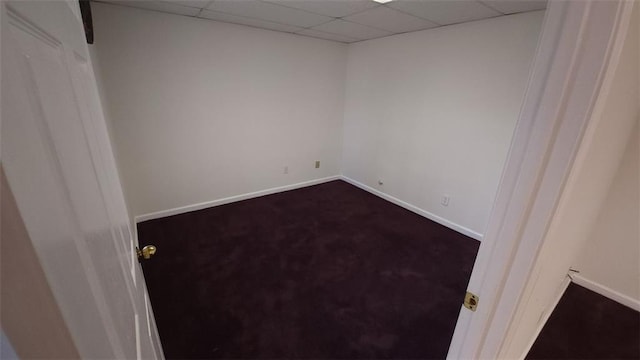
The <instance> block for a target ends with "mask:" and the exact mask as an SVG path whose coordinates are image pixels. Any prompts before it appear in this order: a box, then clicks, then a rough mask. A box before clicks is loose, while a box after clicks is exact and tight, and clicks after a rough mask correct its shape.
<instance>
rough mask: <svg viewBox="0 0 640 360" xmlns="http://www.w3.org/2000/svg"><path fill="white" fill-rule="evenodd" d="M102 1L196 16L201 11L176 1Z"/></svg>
mask: <svg viewBox="0 0 640 360" xmlns="http://www.w3.org/2000/svg"><path fill="white" fill-rule="evenodd" d="M102 2H106V3H109V4H117V5H124V6H130V7H135V8H139V9H147V10H155V11H161V12H165V13H170V14H178V15H187V16H196V15H197V14H198V12H200V9H197V8H194V7H190V6H182V5H177V4H174V3H170V2H164V1H122V0H120V1H118V0H107V1H102Z"/></svg>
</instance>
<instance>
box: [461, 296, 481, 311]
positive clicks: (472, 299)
mask: <svg viewBox="0 0 640 360" xmlns="http://www.w3.org/2000/svg"><path fill="white" fill-rule="evenodd" d="M478 301H480V298H479V297H478V295H476V294H474V293H472V292H470V291H467V294H466V295H465V296H464V307H466V308H467V309H469V310H471V311H476V308H477V307H478Z"/></svg>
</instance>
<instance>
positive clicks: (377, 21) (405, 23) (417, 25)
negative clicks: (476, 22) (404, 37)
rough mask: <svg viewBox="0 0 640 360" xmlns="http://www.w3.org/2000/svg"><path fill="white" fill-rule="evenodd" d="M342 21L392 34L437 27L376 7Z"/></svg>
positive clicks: (391, 10) (416, 18) (385, 8)
mask: <svg viewBox="0 0 640 360" xmlns="http://www.w3.org/2000/svg"><path fill="white" fill-rule="evenodd" d="M344 20H349V21H353V22H355V23H358V24H362V25H367V26H371V27H375V28H378V29H383V30H387V31H391V32H394V33H403V32H407V31H416V30H422V29H428V28H432V27H436V26H438V24H435V23H432V22H430V21H428V20H424V19H421V18H419V17H415V16H411V15H407V14H404V13H401V12H399V11H397V10H394V9H391V8H388V7H385V6H378V7H376V8H373V9H370V10H367V11H363V12H361V13H357V14H354V15H351V16H347V17H346V18H344Z"/></svg>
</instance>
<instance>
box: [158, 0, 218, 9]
mask: <svg viewBox="0 0 640 360" xmlns="http://www.w3.org/2000/svg"><path fill="white" fill-rule="evenodd" d="M162 2H168V3H173V4H178V5H182V6H190V7H194V8H198V9H202V8H205V7H207V5H209V4H210V3H211V0H163V1H162Z"/></svg>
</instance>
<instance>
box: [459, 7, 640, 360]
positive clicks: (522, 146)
mask: <svg viewBox="0 0 640 360" xmlns="http://www.w3.org/2000/svg"><path fill="white" fill-rule="evenodd" d="M630 7H631V6H630V3H625V2H622V1H607V2H601V1H550V2H549V4H548V7H547V11H546V16H545V21H544V24H543V28H542V32H541V35H540V41H539V45H538V50H537V52H536V57H535V60H534V63H533V69H532V73H531V77H530V81H529V85H528V88H527V92H526V95H525V100H524V103H523V106H522V109H521V113H520V117H519V120H518V124H517V126H516V130H515V133H514V138H513V141H512V144H511V149H510V152H509V157H508V159H507V163H506V166H505V170H504V172H503V176H502V179H501V183H500V186H499V189H498V194H497V197H496V201H495V203H494V208H493V210H492V213H491V216H490V219H489V225H488V227H487V230H486V231H485V233H484V239H483V242H482V244H481V245H480V250H479V253H478V257H477V258H476V264H475V266H474V269H473V273H472V275H471V279H470V281H469V287H468V289H469V290H470V291H472V292H474V293H476V294H477V295H479V296H480V298H481V304H486V305H485V306H482V305H481V306H479V307H478V310H477V311H476V312H474V313H472V312H470V311H467V310H466V309H465V308H463V307H461V312H460V316H459V318H458V323H457V324H456V329H455V332H454V336H453V339H452V342H451V346H450V348H449V353H448V355H447V358H449V359H485V358H486V359H495V358H497V357H498V356H499V353H500V351H501V349H502V348H503V347H504V343H503V341H504V340H505V338H506V335H507V329H508V327H509V325H511V324H512V322H513V321H517V320H514V315H515V311H516V309H517V307H518V305H519V304H520V303H521V302H524V301H526V300H527V299H522V296H521V295H522V293H523V291H524V286H525V284H526V283H527V281H528V279H529V277H530V275H531V272H532V270H533V267H534V265H535V262H536V260H537V255H538V252H539V249H540V247H541V246H542V243H543V241H544V239H545V236H544V235H545V234H546V230H547V228H548V225H549V223H550V221H551V218H552V215H553V213H554V210H555V208H556V206H557V202H558V199H559V198H560V195H561V193H562V189H563V187H564V184H565V181H566V178H567V174H568V173H569V171H570V169H571V167H572V165H573V160H574V157H575V154H576V151H577V147H578V145H579V143H580V140H581V139H582V134H583V132H584V129H585V127H586V124H587V123H588V122H589V120H590V118H591V114H592V111H593V102H594V100H595V98H596V97H597V96H598V93H599V90H600V86H601V84H602V78H603V74H604V73H605V71H606V69H607V66H608V64H609V59H610V56H611V53H612V44H613V42H614V41H616V40H617V39H618V38H619V34H620V31H621V24H620V16H619V14H620V13H624V12H628V11H630ZM612 13H615V14H616V16H615V17H612V16H610V15H611V14H612Z"/></svg>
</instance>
